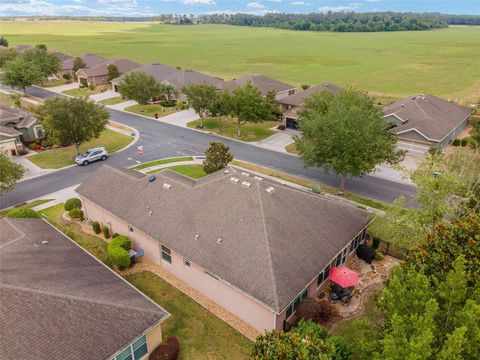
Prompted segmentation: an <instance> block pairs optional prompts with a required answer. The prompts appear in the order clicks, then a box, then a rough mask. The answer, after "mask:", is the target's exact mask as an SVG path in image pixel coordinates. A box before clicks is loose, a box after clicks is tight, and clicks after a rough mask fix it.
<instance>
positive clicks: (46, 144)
mask: <svg viewBox="0 0 480 360" xmlns="http://www.w3.org/2000/svg"><path fill="white" fill-rule="evenodd" d="M41 145H42V146H44V147H47V146H51V145H52V143H51V142H50V141H48V140H42V142H41Z"/></svg>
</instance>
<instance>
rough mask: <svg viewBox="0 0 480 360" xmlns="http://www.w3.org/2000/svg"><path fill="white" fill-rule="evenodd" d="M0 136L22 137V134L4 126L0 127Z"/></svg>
mask: <svg viewBox="0 0 480 360" xmlns="http://www.w3.org/2000/svg"><path fill="white" fill-rule="evenodd" d="M0 134H2V135H5V136H9V137H15V136H18V135H22V133H21V132H20V131H18V130H16V129H14V128H13V127H11V126H4V125H0Z"/></svg>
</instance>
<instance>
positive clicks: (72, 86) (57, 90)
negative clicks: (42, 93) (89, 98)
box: [42, 82, 80, 94]
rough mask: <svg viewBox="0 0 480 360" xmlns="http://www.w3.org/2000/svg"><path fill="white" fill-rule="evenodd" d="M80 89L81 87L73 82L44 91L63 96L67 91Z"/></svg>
mask: <svg viewBox="0 0 480 360" xmlns="http://www.w3.org/2000/svg"><path fill="white" fill-rule="evenodd" d="M79 87H80V85H78V83H77V82H72V83H70V84H65V85H59V86H52V87H46V88H42V89H45V90H48V91H53V92H54V93H57V94H61V93H62V92H63V91H65V90H72V89H78V88H79Z"/></svg>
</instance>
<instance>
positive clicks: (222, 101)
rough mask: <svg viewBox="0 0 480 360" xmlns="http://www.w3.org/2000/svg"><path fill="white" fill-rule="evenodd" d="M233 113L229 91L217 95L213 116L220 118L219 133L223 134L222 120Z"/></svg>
mask: <svg viewBox="0 0 480 360" xmlns="http://www.w3.org/2000/svg"><path fill="white" fill-rule="evenodd" d="M231 113H232V96H231V95H230V93H229V92H228V91H227V90H224V91H222V92H221V93H217V95H216V99H215V103H214V104H213V108H212V115H213V116H216V117H218V132H219V133H221V132H222V118H223V117H224V116H229V115H230V114H231Z"/></svg>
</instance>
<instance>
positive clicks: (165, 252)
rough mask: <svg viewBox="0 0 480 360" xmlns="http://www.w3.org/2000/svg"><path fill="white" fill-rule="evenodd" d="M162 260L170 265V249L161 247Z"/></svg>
mask: <svg viewBox="0 0 480 360" xmlns="http://www.w3.org/2000/svg"><path fill="white" fill-rule="evenodd" d="M162 259H163V260H165V261H166V262H167V263H169V264H171V263H172V254H171V252H170V249H169V248H167V247H165V246H163V245H162Z"/></svg>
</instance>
